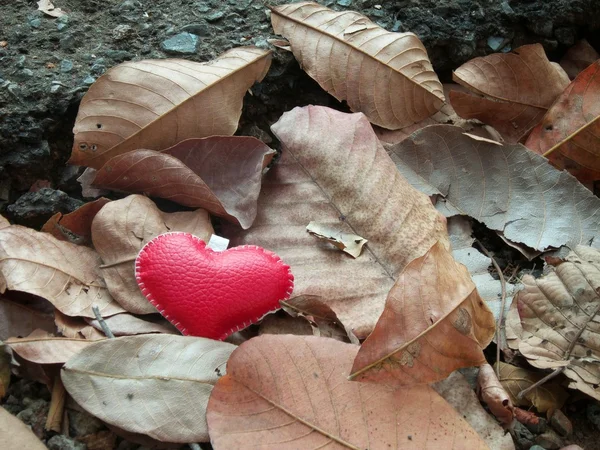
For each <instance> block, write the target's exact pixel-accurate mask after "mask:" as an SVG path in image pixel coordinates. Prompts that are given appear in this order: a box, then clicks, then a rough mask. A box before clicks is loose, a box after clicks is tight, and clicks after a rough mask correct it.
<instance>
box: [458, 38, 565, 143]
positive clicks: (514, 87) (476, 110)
mask: <svg viewBox="0 0 600 450" xmlns="http://www.w3.org/2000/svg"><path fill="white" fill-rule="evenodd" d="M452 79H453V80H454V81H456V82H457V83H458V84H461V85H462V86H465V87H467V88H469V89H470V90H471V91H472V93H469V94H467V93H464V92H460V91H451V92H450V103H451V104H452V107H453V108H454V110H455V111H456V112H457V114H458V115H459V116H461V117H464V118H466V119H479V120H481V121H482V122H484V123H487V124H489V125H491V126H493V127H494V128H495V129H497V130H498V131H499V132H500V133H501V134H502V136H503V137H504V138H505V139H506V141H507V142H510V143H516V142H519V141H521V139H523V138H524V137H525V136H526V135H527V133H528V132H529V130H531V129H532V128H533V127H534V126H535V125H536V124H537V123H538V122H539V121H540V120H541V119H542V117H543V116H544V114H545V113H546V111H547V110H548V108H550V106H551V105H552V103H553V102H554V100H555V99H556V97H558V96H559V95H560V93H561V92H562V91H563V90H564V88H566V87H567V85H568V84H569V77H568V76H567V74H566V73H564V71H563V70H562V69H561V68H560V67H559V66H557V65H554V64H552V63H551V62H550V61H548V58H547V57H546V54H545V53H544V48H543V47H542V46H541V45H540V44H533V45H524V46H522V47H519V48H517V49H515V50H513V51H512V52H510V53H494V54H492V55H488V56H484V57H479V58H474V59H472V60H470V61H468V62H466V63H465V64H463V65H462V66H460V67H459V68H458V69H456V71H454V73H453V74H452Z"/></svg>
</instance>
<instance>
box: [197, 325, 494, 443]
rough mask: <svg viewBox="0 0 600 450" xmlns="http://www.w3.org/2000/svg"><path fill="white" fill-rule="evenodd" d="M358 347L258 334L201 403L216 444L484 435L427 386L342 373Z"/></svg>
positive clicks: (473, 439)
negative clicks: (394, 384) (352, 377)
mask: <svg viewBox="0 0 600 450" xmlns="http://www.w3.org/2000/svg"><path fill="white" fill-rule="evenodd" d="M357 350H358V347H357V346H355V345H352V344H344V343H342V342H338V341H336V340H333V339H327V338H318V337H313V336H292V335H285V336H283V335H282V336H274V335H263V336H259V337H257V338H254V339H251V340H249V341H247V342H245V343H243V344H242V345H241V346H240V347H239V348H238V349H237V350H236V351H235V352H233V354H232V355H231V358H230V359H229V362H228V363H227V375H226V376H224V377H223V378H221V379H220V380H219V381H218V382H217V385H216V386H215V389H214V390H213V393H212V395H211V397H210V401H209V404H208V414H207V419H208V426H209V431H210V437H211V443H212V445H213V447H214V448H215V450H230V449H239V448H245V447H247V446H248V443H249V442H252V443H253V444H254V447H255V448H258V449H275V448H277V449H281V450H286V449H289V450H291V449H321V448H327V449H331V450H333V449H354V450H358V449H361V450H362V449H369V450H380V449H386V450H387V449H389V448H398V449H399V448H409V447H410V448H434V447H435V448H444V449H459V448H460V449H465V450H466V449H483V448H487V446H486V445H485V443H484V442H483V440H481V438H480V437H479V436H478V435H477V434H476V432H475V431H474V430H473V429H472V428H471V427H470V426H469V425H468V424H467V422H466V421H464V420H463V418H462V417H461V416H460V415H459V414H458V413H457V412H456V411H454V410H453V409H452V407H451V406H450V405H449V404H448V403H446V402H445V401H444V400H443V399H442V398H441V397H440V396H439V395H438V394H437V393H436V392H435V391H434V390H433V389H431V388H430V387H429V386H416V387H413V388H410V389H400V388H393V387H390V386H381V385H377V386H376V385H372V384H366V383H355V382H352V381H348V379H347V375H348V369H349V368H350V365H351V364H352V359H353V358H354V356H355V355H356V351H357Z"/></svg>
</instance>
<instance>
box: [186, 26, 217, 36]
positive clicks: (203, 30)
mask: <svg viewBox="0 0 600 450" xmlns="http://www.w3.org/2000/svg"><path fill="white" fill-rule="evenodd" d="M181 31H184V32H187V33H192V34H195V35H196V36H208V35H209V34H210V26H209V25H208V24H207V23H190V24H189V25H186V26H184V27H182V28H181Z"/></svg>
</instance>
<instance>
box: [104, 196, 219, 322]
mask: <svg viewBox="0 0 600 450" xmlns="http://www.w3.org/2000/svg"><path fill="white" fill-rule="evenodd" d="M169 231H185V232H188V233H191V234H193V235H195V236H198V237H199V238H200V239H203V240H205V241H206V242H208V239H210V236H211V235H212V234H213V228H212V225H211V224H210V217H209V215H208V213H207V212H206V211H204V210H202V209H199V210H196V211H191V212H176V213H171V214H168V213H164V212H162V211H160V210H159V209H158V208H157V207H156V205H155V204H154V202H153V201H152V200H150V199H149V198H147V197H144V196H142V195H130V196H128V197H126V198H124V199H122V200H117V201H113V202H110V203H108V204H107V205H105V206H104V207H103V208H102V209H101V210H100V212H99V213H98V214H97V215H96V217H95V219H94V222H93V223H92V240H93V242H94V247H95V248H96V251H97V252H98V253H99V254H100V256H101V257H102V261H103V262H104V264H103V265H102V266H100V270H101V272H102V275H103V276H104V279H105V280H106V285H107V286H108V289H109V291H110V293H111V294H112V296H113V297H114V298H115V300H116V301H117V302H119V303H120V304H121V305H122V306H123V308H125V309H126V310H127V311H129V312H132V313H135V314H150V313H155V312H156V308H155V307H154V306H152V304H151V303H150V302H149V301H148V300H147V299H146V297H145V296H144V295H143V294H142V291H140V288H139V287H138V284H137V281H136V279H135V258H136V257H137V255H138V253H139V251H140V250H141V249H142V247H143V246H144V245H146V243H148V241H150V240H151V239H152V238H154V237H156V236H158V235H159V234H163V233H167V232H169Z"/></svg>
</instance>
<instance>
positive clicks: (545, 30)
mask: <svg viewBox="0 0 600 450" xmlns="http://www.w3.org/2000/svg"><path fill="white" fill-rule="evenodd" d="M527 28H529V29H530V30H531V31H533V32H534V33H535V34H537V35H538V36H543V37H547V38H549V37H552V30H553V28H554V24H553V23H552V20H548V19H546V20H536V21H535V22H530V23H528V24H527Z"/></svg>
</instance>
